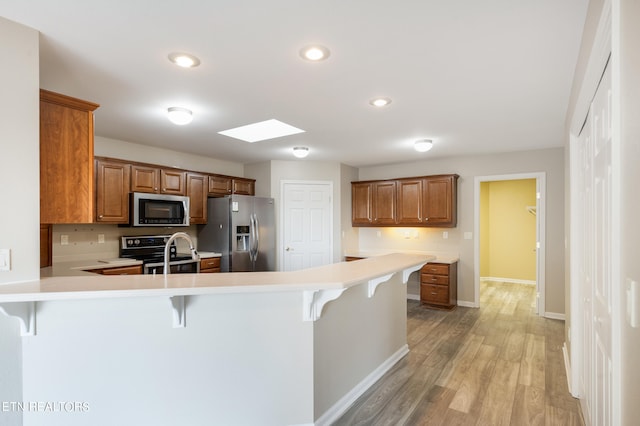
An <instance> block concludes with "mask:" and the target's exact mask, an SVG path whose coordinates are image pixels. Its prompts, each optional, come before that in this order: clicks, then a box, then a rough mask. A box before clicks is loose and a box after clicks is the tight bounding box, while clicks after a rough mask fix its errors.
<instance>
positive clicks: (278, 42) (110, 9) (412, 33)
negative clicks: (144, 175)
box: [0, 0, 588, 167]
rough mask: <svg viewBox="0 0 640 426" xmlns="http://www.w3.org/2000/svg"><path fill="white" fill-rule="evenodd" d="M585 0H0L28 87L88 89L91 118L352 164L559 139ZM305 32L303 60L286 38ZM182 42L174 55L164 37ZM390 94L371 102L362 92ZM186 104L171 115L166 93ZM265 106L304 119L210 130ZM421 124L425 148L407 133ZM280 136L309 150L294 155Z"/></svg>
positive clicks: (202, 146) (270, 156) (201, 148)
mask: <svg viewBox="0 0 640 426" xmlns="http://www.w3.org/2000/svg"><path fill="white" fill-rule="evenodd" d="M587 5H588V0H562V1H558V0H519V1H514V0H484V1H477V0H447V1H442V0H402V1H398V2H390V1H386V0H350V1H344V0H322V1H320V0H269V1H264V0H262V1H261V0H182V1H172V2H169V1H151V0H128V1H122V0H114V1H110V2H107V1H103V2H91V1H86V0H56V1H50V0H30V1H22V0H0V16H2V17H4V18H7V19H10V20H13V21H16V22H19V23H22V24H24V25H27V26H30V27H32V28H35V29H37V30H39V31H40V32H41V45H40V84H41V87H42V88H45V89H48V90H52V91H57V92H60V93H64V94H67V95H70V96H74V97H78V98H81V99H85V100H89V101H92V102H95V103H98V104H100V105H101V106H100V108H99V109H98V110H97V111H96V125H95V129H96V134H97V135H99V136H103V137H107V138H112V139H119V140H124V141H128V142H134V143H139V144H143V145H152V146H157V147H163V148H169V149H173V150H177V151H182V152H188V153H193V154H198V155H204V156H209V157H214V158H218V159H222V160H229V161H234V162H241V163H254V162H260V161H265V160H295V161H332V162H341V163H344V164H348V165H351V166H355V167H362V166H370V165H379V164H390V163H398V162H405V161H414V160H419V159H428V158H438V157H445V156H457V155H476V154H489V153H493V152H506V151H522V150H531V149H541V148H551V147H560V146H563V143H564V139H563V137H564V136H563V134H564V119H565V113H566V109H567V104H568V99H569V93H570V90H571V82H572V79H573V72H574V68H575V64H576V60H577V56H578V50H579V45H580V38H581V35H582V28H583V25H584V20H585V16H586V9H587ZM313 43H319V44H322V45H324V46H326V47H328V48H329V49H330V51H331V55H330V57H329V58H328V59H327V60H325V61H322V62H318V63H313V62H309V61H305V60H302V59H301V58H300V56H299V51H300V49H301V48H302V47H303V46H305V45H308V44H313ZM176 51H177V52H188V53H191V54H194V55H196V56H197V57H198V58H199V59H200V60H201V64H200V66H198V67H197V68H193V69H183V68H179V67H177V66H175V65H174V64H172V63H171V62H169V60H168V58H167V57H168V55H169V54H170V53H172V52H176ZM376 96H385V97H389V98H391V99H392V103H391V104H390V105H389V106H387V107H385V108H375V107H372V106H371V105H369V100H370V99H372V98H374V97H376ZM172 106H182V107H187V108H189V109H191V110H192V111H193V113H194V120H193V122H192V123H191V124H189V125H186V126H176V125H174V124H171V123H170V122H169V121H168V120H167V118H166V110H167V108H168V107H172ZM272 118H275V119H278V120H281V121H284V122H286V123H288V124H290V125H293V126H295V127H298V128H301V129H304V130H306V132H305V133H300V134H296V135H291V136H286V137H281V138H277V139H271V140H267V141H263V142H256V143H252V144H250V143H247V142H242V141H239V140H236V139H233V138H230V137H227V136H223V135H220V134H218V132H219V131H222V130H226V129H229V128H232V127H237V126H241V125H245V124H250V123H254V122H259V121H264V120H268V119H272ZM423 138H428V139H432V140H433V141H434V147H433V149H432V150H431V151H429V152H426V153H417V152H415V151H414V150H413V149H412V146H413V142H414V141H415V140H416V139H423ZM294 146H307V147H309V149H310V154H309V156H308V157H307V158H306V159H304V160H296V159H295V158H294V157H293V156H292V155H291V149H292V147H294Z"/></svg>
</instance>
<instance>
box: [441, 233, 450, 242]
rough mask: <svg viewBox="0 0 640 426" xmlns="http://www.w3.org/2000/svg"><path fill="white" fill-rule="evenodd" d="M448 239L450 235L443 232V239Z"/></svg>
mask: <svg viewBox="0 0 640 426" xmlns="http://www.w3.org/2000/svg"><path fill="white" fill-rule="evenodd" d="M447 238H449V233H448V232H447V231H443V232H442V239H444V240H446V239H447Z"/></svg>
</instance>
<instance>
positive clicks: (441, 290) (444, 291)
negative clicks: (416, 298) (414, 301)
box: [420, 284, 449, 305]
mask: <svg viewBox="0 0 640 426" xmlns="http://www.w3.org/2000/svg"><path fill="white" fill-rule="evenodd" d="M420 299H421V300H422V301H423V302H427V303H440V304H443V305H447V304H448V303H449V287H444V286H441V285H432V284H421V285H420Z"/></svg>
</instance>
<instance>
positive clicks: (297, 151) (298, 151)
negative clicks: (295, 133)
mask: <svg viewBox="0 0 640 426" xmlns="http://www.w3.org/2000/svg"><path fill="white" fill-rule="evenodd" d="M293 155H295V156H296V157H298V158H304V157H306V156H307V155H309V148H307V147H306V146H296V147H294V148H293Z"/></svg>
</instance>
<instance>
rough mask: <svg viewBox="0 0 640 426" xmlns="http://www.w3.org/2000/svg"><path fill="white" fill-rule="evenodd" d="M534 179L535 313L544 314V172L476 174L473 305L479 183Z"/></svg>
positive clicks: (476, 277)
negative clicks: (536, 246)
mask: <svg viewBox="0 0 640 426" xmlns="http://www.w3.org/2000/svg"><path fill="white" fill-rule="evenodd" d="M522 179H535V180H536V193H537V194H536V198H537V200H536V242H537V245H539V247H538V249H537V250H536V294H537V297H536V302H537V303H536V314H537V315H545V316H546V312H545V295H546V291H545V271H546V265H545V253H546V239H545V223H546V173H545V172H535V173H516V174H511V175H495V176H476V177H475V182H474V198H473V211H474V233H475V235H476V238H475V241H474V249H473V269H474V285H475V300H474V307H476V308H479V307H480V184H481V183H482V182H496V181H506V180H522Z"/></svg>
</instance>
